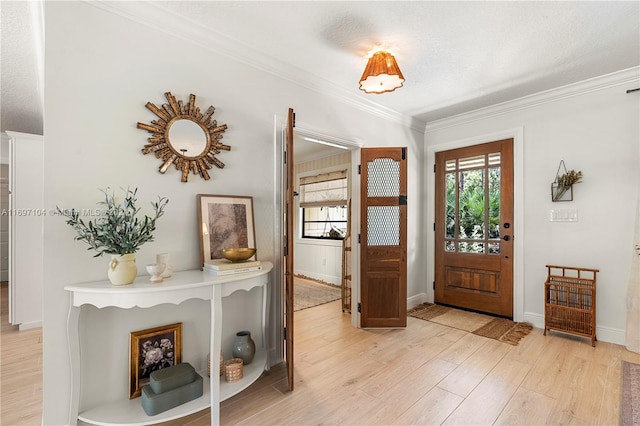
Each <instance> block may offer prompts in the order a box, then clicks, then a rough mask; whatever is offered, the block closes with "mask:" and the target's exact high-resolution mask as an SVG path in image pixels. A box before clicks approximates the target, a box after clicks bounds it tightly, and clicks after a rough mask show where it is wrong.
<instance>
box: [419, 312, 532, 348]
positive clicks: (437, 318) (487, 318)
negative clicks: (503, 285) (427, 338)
mask: <svg viewBox="0 0 640 426" xmlns="http://www.w3.org/2000/svg"><path fill="white" fill-rule="evenodd" d="M407 315H409V316H411V317H414V318H419V319H422V320H426V321H431V322H435V323H437V324H440V325H446V326H447V327H452V328H457V329H459V330H464V331H467V332H469V333H473V334H476V335H478V336H483V337H488V338H489V339H494V340H498V341H500V342H503V343H508V344H510V345H514V346H515V345H517V344H518V343H519V342H520V340H521V339H522V338H523V337H524V336H526V335H527V334H529V333H530V332H531V330H532V329H533V326H532V325H531V324H529V323H527V322H514V321H511V320H509V319H506V318H498V317H493V316H491V315H485V314H479V313H476V312H468V311H464V310H461V309H455V308H450V307H448V306H442V305H435V304H433V303H422V304H420V305H417V306H414V307H413V308H411V309H410V310H409V311H407Z"/></svg>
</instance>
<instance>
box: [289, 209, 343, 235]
mask: <svg viewBox="0 0 640 426" xmlns="http://www.w3.org/2000/svg"><path fill="white" fill-rule="evenodd" d="M301 216H302V238H321V239H327V240H341V239H343V238H344V236H345V235H346V234H347V226H348V223H347V206H346V205H343V206H332V207H329V206H323V207H304V208H302V215H301Z"/></svg>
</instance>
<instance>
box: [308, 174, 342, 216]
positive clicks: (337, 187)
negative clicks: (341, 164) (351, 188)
mask: <svg viewBox="0 0 640 426" xmlns="http://www.w3.org/2000/svg"><path fill="white" fill-rule="evenodd" d="M348 196H349V194H348V189H347V171H346V170H340V171H337V172H331V173H323V174H320V175H316V176H306V177H302V178H300V207H323V206H342V205H345V204H347V198H348Z"/></svg>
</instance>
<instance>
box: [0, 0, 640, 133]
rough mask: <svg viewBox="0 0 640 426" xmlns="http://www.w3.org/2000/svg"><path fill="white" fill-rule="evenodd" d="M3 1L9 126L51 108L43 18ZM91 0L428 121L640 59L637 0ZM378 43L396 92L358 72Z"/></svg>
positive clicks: (355, 99)
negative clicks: (35, 33)
mask: <svg viewBox="0 0 640 426" xmlns="http://www.w3.org/2000/svg"><path fill="white" fill-rule="evenodd" d="M0 3H1V5H0V7H1V8H2V130H5V129H9V127H8V125H5V124H6V123H12V124H13V123H18V122H20V121H22V120H27V119H33V120H38V119H39V120H40V121H41V118H42V117H41V112H40V116H39V115H38V112H37V110H38V107H40V106H41V103H40V104H39V100H38V99H39V97H38V96H39V95H38V94H37V93H35V94H34V93H29V92H33V91H34V88H37V87H38V85H37V84H33V82H34V81H35V80H37V79H38V77H37V75H36V76H34V75H32V73H31V72H25V71H29V70H33V69H35V70H37V69H38V67H37V62H34V64H35V65H33V64H32V65H29V63H28V62H27V60H28V58H26V56H27V54H28V53H29V52H32V51H33V50H29V49H28V48H27V47H25V46H23V44H22V42H20V41H19V38H20V37H21V38H22V40H23V41H26V40H27V38H29V36H27V35H25V34H24V33H23V32H29V31H32V27H31V28H30V25H28V24H25V23H24V22H23V23H22V24H19V25H18V24H17V23H15V22H12V21H11V16H7V15H10V14H7V13H5V11H6V10H13V9H18V8H20V7H18V6H16V5H15V4H13V3H14V2H7V1H2V2H0ZM18 3H21V2H18ZM90 4H95V5H96V6H97V7H102V8H104V9H108V10H111V11H114V12H115V13H119V14H121V15H124V16H131V17H132V19H136V20H137V21H139V22H141V23H142V24H145V25H150V26H154V27H156V28H159V29H161V30H164V31H167V32H171V31H176V32H177V33H185V32H189V33H190V34H194V33H195V32H197V33H198V36H199V37H200V39H199V40H200V43H201V44H202V45H207V46H211V47H210V48H211V49H212V50H215V49H216V46H217V47H221V48H224V49H226V50H225V54H226V55H227V56H233V55H234V54H236V53H237V55H238V58H239V59H240V60H242V61H244V62H248V61H250V60H251V58H255V60H256V64H255V66H257V67H259V68H261V69H264V70H266V71H268V72H272V73H274V74H277V75H281V76H282V77H283V78H287V79H290V80H294V81H296V80H297V81H296V82H297V83H300V84H303V85H306V86H308V87H315V88H316V89H318V90H323V91H325V92H333V93H335V94H336V95H337V96H340V97H341V98H342V99H345V100H348V101H349V102H352V103H358V104H360V105H362V106H364V107H366V108H368V109H370V110H376V109H377V110H379V111H384V112H386V113H388V114H391V115H394V114H395V115H398V116H402V117H405V118H408V119H409V120H411V121H412V122H413V123H414V127H417V128H420V127H421V126H422V128H424V127H423V125H424V123H426V122H428V121H432V120H437V119H440V118H444V117H449V116H452V115H456V114H460V113H463V112H467V111H471V110H474V109H477V108H481V107H485V106H489V105H493V104H496V103H500V102H504V101H507V100H511V99H515V98H519V97H522V96H526V95H529V94H533V93H537V92H540V91H544V90H548V89H551V88H555V87H559V86H562V85H566V84H569V83H573V82H577V81H582V80H585V79H588V78H592V77H596V76H600V75H604V74H608V73H610V72H614V71H619V70H623V69H627V68H631V67H634V66H638V65H640V2H638V1H625V2H613V1H602V2H598V1H588V2H587V1H574V2H555V1H535V2H526V1H514V2H487V1H474V2H448V1H446V2H432V1H410V2H403V1H392V2H383V1H373V2H369V1H329V2H321V1H313V2H311V1H304V2H299V1H285V2H274V1H264V2H253V1H230V2H222V1H220V2H218V1H204V2H198V1H157V2H156V1H152V2H91V3H90ZM21 8H22V9H25V7H24V3H23V6H21ZM27 9H28V8H27ZM145 20H146V21H147V22H145ZM7 23H9V24H10V25H7ZM172 24H173V25H172ZM10 28H11V29H10ZM13 29H18V30H19V31H15V32H14V31H13ZM31 38H33V37H31ZM376 46H384V47H387V48H389V49H390V50H391V51H393V53H394V54H395V55H396V58H397V60H398V64H399V66H400V68H401V70H402V72H403V74H404V76H405V78H406V82H405V85H404V87H402V88H400V89H398V90H396V91H395V92H392V93H385V94H381V95H367V94H365V93H363V92H361V91H360V90H358V80H359V78H360V76H361V73H362V71H363V70H364V67H365V65H366V55H367V53H368V51H370V50H371V49H372V48H374V47H376ZM25 64H26V65H25ZM27 68H29V69H27ZM285 70H286V71H285ZM27 79H29V80H30V81H31V83H27V84H25V82H24V80H27ZM15 92H18V93H15ZM5 96H6V97H5ZM9 99H11V100H12V102H11V104H10V105H7V103H8V101H9ZM40 111H41V110H40ZM30 114H33V115H32V116H30ZM12 130H20V129H18V128H17V127H14V128H13V129H12ZM21 131H24V130H21Z"/></svg>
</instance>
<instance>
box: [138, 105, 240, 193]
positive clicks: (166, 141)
mask: <svg viewBox="0 0 640 426" xmlns="http://www.w3.org/2000/svg"><path fill="white" fill-rule="evenodd" d="M164 95H165V97H166V98H167V101H169V103H167V104H163V105H162V107H158V106H156V105H154V104H153V103H151V102H147V104H146V107H147V108H148V109H149V110H151V112H153V113H154V114H155V115H157V116H158V119H157V120H151V124H144V123H138V129H143V130H147V131H148V132H150V133H151V134H152V136H151V137H149V138H148V139H147V140H148V141H149V143H148V144H146V145H145V146H144V148H142V153H143V154H155V156H156V158H159V159H160V160H162V164H161V165H160V167H159V171H160V173H162V174H164V173H165V172H166V171H167V169H169V167H170V166H171V165H172V164H175V166H176V169H178V170H180V171H182V182H187V179H188V178H189V172H192V173H193V174H196V175H198V174H199V175H200V176H202V178H203V179H204V180H209V179H210V176H209V173H208V172H207V170H208V169H210V168H211V167H213V166H214V165H215V166H216V167H219V168H221V169H222V168H224V163H223V162H222V161H220V160H219V159H218V158H217V157H216V155H218V154H219V153H220V151H230V150H231V147H230V146H229V145H225V144H223V143H221V142H220V139H222V136H223V133H224V131H225V130H226V129H227V125H226V124H218V123H217V122H216V120H214V119H213V113H214V112H215V110H216V109H215V108H214V107H213V106H210V107H209V108H208V109H207V111H206V112H205V113H204V114H203V113H202V112H200V108H198V107H197V106H196V96H195V95H193V94H191V95H189V103H188V104H186V105H185V104H184V103H183V102H182V101H177V100H176V98H175V97H174V96H173V95H172V94H171V92H167V93H165V94H164Z"/></svg>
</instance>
